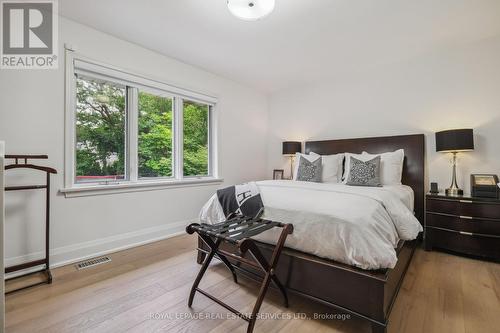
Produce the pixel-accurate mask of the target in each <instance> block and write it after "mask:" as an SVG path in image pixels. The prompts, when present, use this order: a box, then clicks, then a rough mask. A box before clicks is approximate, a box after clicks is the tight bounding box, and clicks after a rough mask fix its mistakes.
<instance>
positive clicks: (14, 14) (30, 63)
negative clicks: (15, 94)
mask: <svg viewBox="0 0 500 333" xmlns="http://www.w3.org/2000/svg"><path fill="white" fill-rule="evenodd" d="M0 4H1V18H2V24H1V28H2V33H1V36H2V42H1V46H2V51H1V62H0V64H1V66H0V68H2V69H55V68H57V50H58V48H57V18H58V17H57V2H56V0H48V1H47V0H45V1H10V0H9V1H1V2H0Z"/></svg>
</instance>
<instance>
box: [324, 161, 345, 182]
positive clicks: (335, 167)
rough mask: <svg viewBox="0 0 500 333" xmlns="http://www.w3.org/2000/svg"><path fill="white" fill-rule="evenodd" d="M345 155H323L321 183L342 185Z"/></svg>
mask: <svg viewBox="0 0 500 333" xmlns="http://www.w3.org/2000/svg"><path fill="white" fill-rule="evenodd" d="M343 162H344V154H335V155H322V156H321V167H322V171H321V182H322V183H340V181H341V179H342V164H343Z"/></svg>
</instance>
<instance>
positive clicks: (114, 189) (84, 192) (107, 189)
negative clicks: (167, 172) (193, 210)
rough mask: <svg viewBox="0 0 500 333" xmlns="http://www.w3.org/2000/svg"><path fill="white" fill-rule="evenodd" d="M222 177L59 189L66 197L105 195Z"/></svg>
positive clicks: (199, 183)
mask: <svg viewBox="0 0 500 333" xmlns="http://www.w3.org/2000/svg"><path fill="white" fill-rule="evenodd" d="M223 181H224V179H222V178H193V179H184V180H164V181H142V182H137V183H119V184H109V185H100V184H99V185H75V186H74V187H71V188H63V189H61V190H59V191H60V192H61V193H63V194H64V195H65V197H66V198H75V197H86V196H94V195H107V194H116V193H128V192H142V191H154V190H162V189H167V188H179V187H193V186H209V185H215V184H221V183H222V182H223Z"/></svg>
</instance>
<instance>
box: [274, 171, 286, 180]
mask: <svg viewBox="0 0 500 333" xmlns="http://www.w3.org/2000/svg"><path fill="white" fill-rule="evenodd" d="M273 179H274V180H281V179H285V177H284V170H283V169H274V170H273Z"/></svg>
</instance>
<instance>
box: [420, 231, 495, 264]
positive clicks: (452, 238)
mask: <svg viewBox="0 0 500 333" xmlns="http://www.w3.org/2000/svg"><path fill="white" fill-rule="evenodd" d="M426 239H427V240H426V241H427V242H429V243H430V244H431V246H433V247H437V248H442V249H447V250H451V251H457V252H461V253H466V254H470V255H475V256H482V257H486V258H491V259H495V260H500V238H497V237H493V236H489V237H488V236H483V235H477V234H466V233H463V232H462V233H460V232H457V231H451V230H443V229H436V228H433V227H428V228H426Z"/></svg>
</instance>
